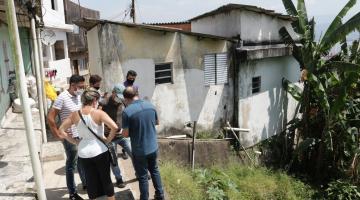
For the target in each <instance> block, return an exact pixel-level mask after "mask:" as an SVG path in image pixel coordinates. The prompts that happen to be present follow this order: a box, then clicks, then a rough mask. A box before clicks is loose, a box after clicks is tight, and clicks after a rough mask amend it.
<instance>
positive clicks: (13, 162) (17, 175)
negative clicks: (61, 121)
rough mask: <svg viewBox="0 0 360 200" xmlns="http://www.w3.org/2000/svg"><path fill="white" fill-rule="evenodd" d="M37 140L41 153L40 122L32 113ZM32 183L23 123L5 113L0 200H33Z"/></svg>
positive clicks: (0, 144)
mask: <svg viewBox="0 0 360 200" xmlns="http://www.w3.org/2000/svg"><path fill="white" fill-rule="evenodd" d="M32 116H33V122H34V126H35V127H34V128H35V129H36V130H35V134H36V140H37V142H38V147H39V149H40V140H41V133H40V131H39V130H40V121H39V115H38V112H37V111H34V112H33V115H32ZM34 191H35V190H34V181H33V172H32V168H31V161H30V156H29V150H28V146H27V140H26V133H25V130H24V122H23V118H22V115H21V114H15V113H12V112H11V109H9V111H8V112H7V113H6V116H5V117H4V120H3V122H2V124H1V128H0V199H1V200H5V199H9V200H10V199H11V200H18V199H19V200H20V199H25V200H27V199H34V198H35V193H36V192H34Z"/></svg>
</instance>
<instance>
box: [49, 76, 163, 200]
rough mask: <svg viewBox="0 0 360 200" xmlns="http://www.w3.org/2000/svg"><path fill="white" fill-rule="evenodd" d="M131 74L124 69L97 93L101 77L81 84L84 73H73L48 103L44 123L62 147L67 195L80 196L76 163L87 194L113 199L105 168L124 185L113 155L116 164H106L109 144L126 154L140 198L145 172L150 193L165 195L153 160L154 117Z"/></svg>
mask: <svg viewBox="0 0 360 200" xmlns="http://www.w3.org/2000/svg"><path fill="white" fill-rule="evenodd" d="M136 76H137V74H136V72H135V71H133V70H130V71H128V73H127V75H126V81H125V82H124V83H122V84H115V85H114V86H113V89H112V92H111V93H104V94H102V93H101V92H100V87H101V81H102V78H101V77H100V76H98V75H91V77H90V80H89V87H86V84H85V79H84V77H82V76H79V75H73V76H71V77H70V83H69V88H68V89H67V90H65V91H64V92H62V93H61V94H60V95H59V96H58V97H57V99H56V100H55V102H54V103H53V105H52V108H51V109H50V111H49V114H48V124H49V127H50V129H51V132H52V133H53V135H54V136H55V137H57V138H58V139H60V140H62V143H63V146H64V149H65V153H66V164H65V168H66V185H67V188H68V192H69V195H70V196H69V198H70V199H71V200H78V199H82V198H81V197H80V196H79V195H78V193H77V188H76V184H75V179H74V171H75V168H76V167H77V170H78V172H79V176H80V179H81V182H82V186H83V189H84V190H86V191H87V194H88V196H89V198H90V199H96V198H97V197H100V196H104V195H106V196H107V197H108V199H115V196H114V186H113V183H112V181H111V176H110V169H111V171H112V172H113V174H114V176H115V178H116V183H115V185H116V186H117V187H120V188H123V187H125V186H126V184H125V182H124V180H123V177H122V175H121V171H120V167H119V164H118V162H117V159H115V161H116V162H115V164H110V154H109V150H108V144H111V145H113V146H114V147H115V150H116V147H117V145H120V146H121V147H122V149H123V155H126V154H127V155H128V156H129V157H130V158H131V161H132V164H133V167H134V169H135V175H136V177H137V180H138V181H139V189H140V199H141V200H145V199H149V185H148V179H149V178H150V177H151V179H152V182H153V185H154V188H155V197H154V198H155V199H159V200H161V199H164V191H163V187H162V183H161V177H160V172H159V169H158V165H157V153H158V144H157V136H156V129H155V126H156V125H158V124H159V120H158V116H157V113H156V109H155V107H154V106H153V105H152V104H151V103H150V102H148V101H146V100H142V99H140V98H139V87H138V86H136V85H134V81H135V79H136ZM57 116H59V117H60V121H61V125H60V126H59V124H58V123H57V120H56V119H57ZM148 172H149V173H150V176H149V175H148Z"/></svg>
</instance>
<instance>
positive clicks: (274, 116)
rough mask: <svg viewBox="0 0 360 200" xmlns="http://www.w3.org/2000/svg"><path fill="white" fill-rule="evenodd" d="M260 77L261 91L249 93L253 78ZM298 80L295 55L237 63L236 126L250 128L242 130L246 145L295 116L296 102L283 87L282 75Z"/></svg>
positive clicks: (242, 138)
mask: <svg viewBox="0 0 360 200" xmlns="http://www.w3.org/2000/svg"><path fill="white" fill-rule="evenodd" d="M256 76H261V90H260V92H259V93H256V94H252V78H253V77H256ZM283 77H284V78H286V79H288V80H289V81H291V82H296V81H298V79H299V67H298V64H297V62H296V61H295V59H294V58H292V57H290V56H287V57H279V58H267V59H262V60H256V61H248V62H245V63H242V64H240V79H239V80H240V83H239V86H240V87H239V95H240V101H239V125H240V127H241V128H247V129H250V133H242V134H241V140H242V141H243V143H244V145H245V146H251V145H254V144H256V143H258V142H259V141H261V140H264V139H266V138H268V137H270V136H272V135H274V134H276V133H279V132H280V131H282V130H283V128H284V125H285V123H286V122H287V121H289V120H291V119H292V118H293V116H294V111H295V107H296V102H295V101H294V100H293V99H292V97H290V95H288V94H287V93H286V92H285V91H284V90H283V89H282V78H283Z"/></svg>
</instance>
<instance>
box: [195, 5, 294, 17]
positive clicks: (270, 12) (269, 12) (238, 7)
mask: <svg viewBox="0 0 360 200" xmlns="http://www.w3.org/2000/svg"><path fill="white" fill-rule="evenodd" d="M232 10H247V11H251V12H256V13H261V14H265V15H269V16H274V17H278V18H280V19H284V20H289V21H294V20H295V19H296V18H295V17H293V16H290V15H283V14H281V13H276V12H275V11H274V10H267V9H264V8H260V7H257V6H252V5H245V4H227V5H224V6H221V7H219V8H217V9H215V10H212V11H210V12H207V13H204V14H201V15H199V16H197V17H194V18H192V19H190V21H194V20H198V19H201V18H204V17H208V16H213V15H216V14H220V13H224V12H229V11H232Z"/></svg>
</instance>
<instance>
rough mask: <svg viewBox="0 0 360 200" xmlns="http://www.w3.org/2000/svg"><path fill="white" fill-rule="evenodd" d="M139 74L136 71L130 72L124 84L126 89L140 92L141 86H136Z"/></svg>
mask: <svg viewBox="0 0 360 200" xmlns="http://www.w3.org/2000/svg"><path fill="white" fill-rule="evenodd" d="M136 76H137V73H136V71H134V70H129V71H128V72H127V74H126V81H125V82H124V83H123V84H124V86H125V87H133V88H134V89H135V90H136V91H138V92H139V86H137V85H134V82H135V79H136Z"/></svg>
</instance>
